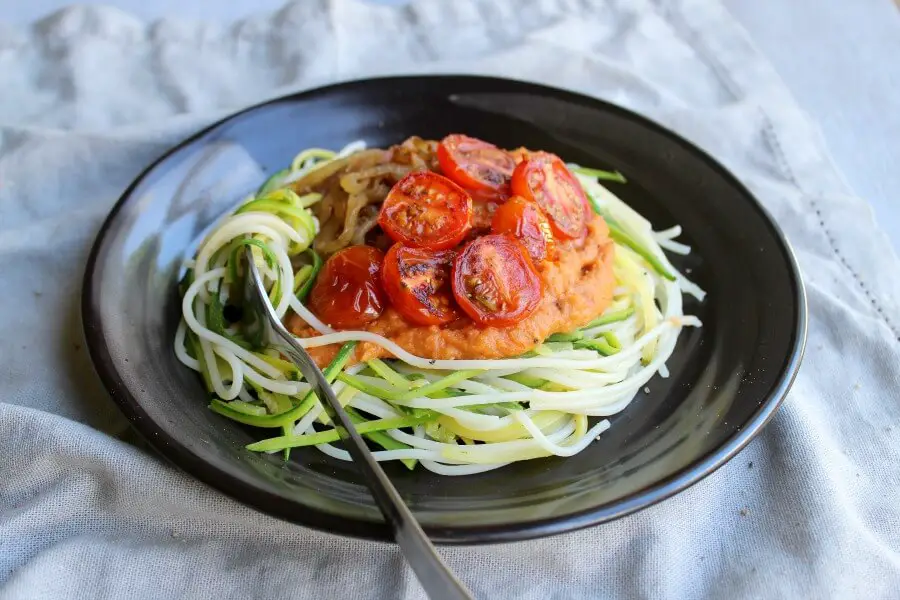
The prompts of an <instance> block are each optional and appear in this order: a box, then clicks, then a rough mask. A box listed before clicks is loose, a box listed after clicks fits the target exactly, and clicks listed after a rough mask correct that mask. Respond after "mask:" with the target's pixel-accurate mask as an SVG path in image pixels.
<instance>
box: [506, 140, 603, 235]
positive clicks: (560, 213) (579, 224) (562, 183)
mask: <svg viewBox="0 0 900 600" xmlns="http://www.w3.org/2000/svg"><path fill="white" fill-rule="evenodd" d="M510 187H511V188H512V191H513V193H514V194H516V195H518V196H522V197H524V198H525V199H526V200H532V201H534V202H537V204H538V206H540V207H541V208H542V209H544V212H545V213H547V216H548V217H550V225H551V227H552V228H553V233H555V234H556V236H557V237H560V238H563V239H573V238H578V237H581V236H583V235H584V234H585V232H586V230H587V222H588V218H589V214H590V206H589V205H588V201H587V197H586V196H585V195H584V190H582V189H581V185H580V184H579V183H578V180H577V179H575V176H574V175H572V173H571V172H569V169H568V168H566V165H565V163H564V162H563V161H562V160H560V158H559V157H558V156H556V155H555V154H550V153H548V152H534V153H532V154H531V155H530V156H529V158H528V159H527V160H524V161H522V162H520V163H519V164H518V166H516V169H515V171H513V176H512V182H511V184H510Z"/></svg>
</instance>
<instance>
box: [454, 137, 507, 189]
mask: <svg viewBox="0 0 900 600" xmlns="http://www.w3.org/2000/svg"><path fill="white" fill-rule="evenodd" d="M437 156H438V164H440V166H441V171H443V172H444V175H446V176H447V177H449V178H450V179H452V180H453V181H455V182H456V183H458V184H459V185H461V186H462V187H464V188H466V189H469V190H473V191H476V190H482V191H495V190H499V189H502V188H504V187H506V186H507V185H508V184H509V178H510V177H512V172H513V169H514V168H515V167H516V161H515V160H513V157H512V156H510V155H509V153H507V152H506V151H505V150H501V149H500V148H498V147H497V146H495V145H493V144H489V143H488V142H484V141H482V140H479V139H476V138H473V137H469V136H467V135H462V134H459V133H454V134H451V135H448V136H447V137H445V138H444V139H443V140H441V143H440V144H438V151H437Z"/></svg>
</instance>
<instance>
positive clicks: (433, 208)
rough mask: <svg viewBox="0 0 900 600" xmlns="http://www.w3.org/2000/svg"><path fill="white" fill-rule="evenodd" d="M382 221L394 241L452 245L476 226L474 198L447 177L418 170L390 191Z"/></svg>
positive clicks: (420, 245)
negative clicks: (474, 222) (473, 216)
mask: <svg viewBox="0 0 900 600" xmlns="http://www.w3.org/2000/svg"><path fill="white" fill-rule="evenodd" d="M378 224H379V225H380V226H381V228H382V229H383V230H384V232H385V233H387V234H388V236H390V238H391V239H392V240H394V241H395V242H399V243H401V244H403V245H405V246H413V247H415V248H431V249H432V250H444V249H447V248H452V247H453V246H455V245H456V244H458V243H459V241H460V240H462V239H463V238H464V237H465V236H466V234H467V233H468V232H469V229H471V227H472V198H471V197H470V196H469V194H468V192H466V191H465V190H463V189H462V188H461V187H459V186H458V185H456V184H455V183H453V182H452V181H450V180H449V179H447V178H446V177H442V176H441V175H438V174H437V173H433V172H431V171H416V172H413V173H410V174H409V175H407V176H405V177H404V178H403V179H401V180H400V181H398V182H397V183H396V184H394V187H392V188H391V191H390V192H388V195H387V198H385V199H384V202H383V203H382V205H381V212H380V213H379V214H378Z"/></svg>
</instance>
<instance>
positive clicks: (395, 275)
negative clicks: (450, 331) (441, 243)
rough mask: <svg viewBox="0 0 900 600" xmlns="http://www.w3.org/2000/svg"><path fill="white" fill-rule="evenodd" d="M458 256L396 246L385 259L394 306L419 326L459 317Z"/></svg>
mask: <svg viewBox="0 0 900 600" xmlns="http://www.w3.org/2000/svg"><path fill="white" fill-rule="evenodd" d="M455 257H456V253H455V252H454V251H452V250H428V249H427V248H411V247H409V246H403V245H401V244H394V245H393V246H391V248H390V250H388V252H387V254H386V255H385V257H384V266H383V267H382V269H381V280H382V285H383V286H384V291H385V293H386V294H387V296H388V298H390V300H391V305H392V306H393V307H394V309H396V311H397V312H399V313H400V315H401V316H402V317H403V318H404V320H406V321H409V322H410V323H414V324H416V325H443V324H445V323H450V322H451V321H455V320H456V319H458V318H459V316H460V313H459V311H458V310H457V309H456V302H455V300H454V299H453V288H452V286H451V283H450V272H451V268H452V266H453V259H454V258H455Z"/></svg>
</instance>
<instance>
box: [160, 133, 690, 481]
mask: <svg viewBox="0 0 900 600" xmlns="http://www.w3.org/2000/svg"><path fill="white" fill-rule="evenodd" d="M433 146H434V143H433V142H427V141H425V140H419V139H418V138H412V139H411V140H410V141H408V142H406V143H404V144H403V145H402V146H399V147H396V148H399V151H398V150H396V149H395V150H393V154H391V159H390V161H389V162H387V163H386V164H385V163H384V162H383V161H384V157H385V156H386V155H387V154H386V151H376V150H366V149H365V144H364V143H362V142H354V143H352V144H350V145H348V146H346V147H345V148H343V149H341V150H339V151H336V152H335V151H331V150H326V149H319V148H313V149H309V150H304V151H303V152H301V153H300V154H298V155H297V156H296V157H295V158H294V160H293V161H291V164H290V166H289V167H288V168H286V169H284V170H282V171H279V172H277V173H275V174H273V175H272V176H271V177H270V178H269V179H268V180H267V181H266V182H265V183H264V184H263V185H262V186H261V187H260V189H259V191H258V192H257V193H256V194H254V195H253V196H251V197H250V198H247V199H246V200H245V201H244V202H243V203H242V204H241V205H240V206H239V207H238V209H237V210H235V211H234V212H232V213H231V214H229V215H227V216H225V217H224V218H223V219H222V220H220V221H219V222H218V223H217V225H216V226H215V227H214V228H213V229H212V230H211V232H210V233H209V234H208V235H207V236H206V238H205V239H204V240H203V241H202V243H201V244H200V246H199V249H198V251H197V253H196V255H194V256H192V257H189V258H188V259H187V260H186V261H185V263H184V276H183V278H182V281H181V284H180V292H181V297H182V314H183V318H182V320H181V322H180V323H179V325H178V328H177V330H176V333H175V340H174V351H175V355H176V356H177V358H178V360H179V361H181V362H182V363H183V364H184V365H185V366H187V367H188V368H190V369H193V370H194V371H197V372H198V373H200V375H201V376H202V378H203V382H204V385H205V386H206V388H207V390H208V392H209V393H210V395H211V396H212V401H211V404H210V408H211V409H212V410H213V411H214V412H216V413H217V414H220V415H222V416H225V417H228V418H231V419H233V420H236V421H239V422H241V423H245V424H248V425H253V426H256V427H260V428H269V429H272V430H275V431H274V433H275V435H274V436H273V437H267V438H266V439H263V440H261V441H259V442H255V443H253V444H250V445H249V446H248V449H250V450H253V451H258V452H281V451H283V452H284V453H285V457H287V456H288V452H290V450H291V449H292V448H298V447H305V446H313V447H315V448H317V449H318V450H319V451H321V452H323V453H325V454H327V455H328V456H331V457H333V458H336V459H340V460H350V455H349V454H348V453H347V452H346V451H345V450H343V449H341V448H339V447H337V446H334V445H333V443H334V442H337V441H338V440H339V438H338V437H337V432H336V430H334V429H333V427H332V425H331V423H330V420H329V419H328V417H327V416H326V415H325V413H324V411H323V407H322V406H321V404H320V403H319V401H318V399H317V398H316V397H315V396H314V395H313V394H312V392H311V391H310V386H309V385H308V384H307V383H305V382H304V381H303V376H302V375H301V374H300V372H299V371H298V369H297V368H296V367H294V365H292V364H291V363H289V362H288V361H286V360H284V359H283V358H282V357H280V356H279V355H278V354H277V353H275V352H272V351H270V350H269V349H266V348H261V347H260V340H253V339H248V338H247V337H244V335H243V334H242V328H241V327H240V308H239V307H237V306H233V305H231V304H229V298H231V297H239V296H240V287H236V286H240V285H241V278H242V277H245V276H246V275H245V274H244V271H245V268H244V267H242V265H241V264H240V260H239V259H240V257H241V256H243V254H244V252H243V247H245V246H247V247H250V248H251V251H252V253H253V256H254V261H255V262H256V264H257V266H258V267H259V269H260V272H261V274H262V276H263V279H264V282H265V285H266V289H267V290H268V292H269V299H270V301H271V302H272V305H273V306H274V308H275V312H276V314H277V315H278V316H279V317H281V318H285V317H286V316H287V315H288V314H289V312H291V311H292V312H293V313H296V314H297V315H298V316H299V317H300V318H301V319H303V320H304V321H305V322H306V323H307V324H308V325H309V326H310V327H311V328H312V329H314V330H315V331H316V332H317V333H318V334H319V335H317V336H314V337H305V338H298V342H300V344H302V345H303V346H304V347H307V348H313V347H317V346H326V345H332V344H341V345H342V346H341V350H340V352H338V354H337V356H336V357H335V358H334V359H333V360H332V362H331V363H330V364H329V365H328V367H327V368H326V369H325V374H326V378H327V379H328V380H329V382H331V383H332V386H333V389H334V391H335V394H336V395H337V397H338V399H339V401H340V402H341V403H342V404H343V405H344V406H345V408H346V409H347V411H348V414H349V415H350V416H351V418H352V419H353V420H354V421H355V422H356V424H357V427H358V428H359V431H360V433H361V434H362V435H363V436H364V437H365V438H366V439H367V440H368V441H369V442H370V443H371V444H372V445H373V446H374V447H375V448H376V449H375V450H374V455H375V458H376V460H379V461H401V462H402V463H403V464H404V465H406V466H407V467H408V468H410V469H412V468H414V467H415V466H416V465H421V466H422V467H423V468H425V469H427V470H429V471H432V472H435V473H438V474H441V475H469V474H475V473H482V472H484V471H488V470H491V469H496V468H500V467H503V466H505V465H507V464H510V463H513V462H517V461H523V460H531V459H536V458H541V457H548V456H560V457H566V456H572V455H574V454H576V453H578V452H581V451H582V450H584V449H585V448H586V447H587V446H588V445H590V443H591V442H592V441H594V440H595V439H596V438H597V437H598V436H600V435H601V434H602V433H603V432H604V431H606V430H607V429H609V428H610V427H611V426H613V425H614V424H611V423H610V421H609V420H607V418H606V417H609V416H611V415H614V414H616V413H618V412H620V411H622V410H624V409H625V407H626V406H628V404H629V403H630V402H631V401H632V399H633V398H634V397H635V396H636V394H638V393H639V391H640V390H641V389H642V388H643V387H644V386H645V385H646V383H647V382H648V381H649V380H650V379H651V378H652V377H653V376H654V375H656V374H657V373H659V374H660V375H662V376H667V375H668V369H667V368H666V364H665V363H666V361H667V360H668V359H669V357H670V356H671V354H672V352H673V351H674V349H675V346H676V343H677V341H678V336H679V334H680V332H681V330H682V329H683V328H684V327H699V326H700V325H701V323H700V321H699V320H698V319H697V318H696V317H694V316H690V315H685V314H684V312H683V309H682V294H690V295H692V296H694V297H696V298H697V299H698V300H701V301H702V300H703V298H704V295H705V293H704V292H703V290H701V289H700V288H699V287H698V286H697V285H696V284H694V283H693V282H691V281H690V280H688V279H687V278H686V277H685V276H684V275H682V274H681V273H679V272H678V271H677V270H676V269H675V268H674V267H673V266H672V264H671V262H670V261H669V260H668V258H667V257H666V254H665V252H664V250H668V251H670V252H673V253H676V254H688V253H690V250H691V249H690V247H689V246H687V245H685V244H683V243H681V242H678V241H677V240H676V238H677V237H678V236H679V235H680V234H681V228H680V227H678V226H676V227H672V228H670V229H666V230H664V231H656V232H654V231H653V229H652V226H651V224H650V223H649V222H648V221H647V220H646V219H645V218H644V217H642V216H641V215H640V214H638V213H637V212H636V211H634V210H633V209H631V208H630V207H629V206H627V205H626V204H625V203H623V202H622V201H621V200H619V199H618V198H617V197H616V196H615V195H614V194H613V193H612V192H611V191H610V190H609V189H607V188H606V187H604V185H601V183H600V182H601V181H607V182H612V183H608V184H607V185H624V184H626V183H625V178H624V177H623V176H622V175H621V174H619V173H609V172H605V171H598V170H595V169H588V168H583V167H578V166H577V165H570V168H571V169H572V171H573V173H575V176H576V178H577V180H578V181H579V183H580V184H581V186H582V188H583V189H584V191H585V193H586V194H587V195H588V197H589V199H590V201H591V204H592V206H593V208H594V210H595V211H596V212H597V213H598V214H600V215H602V216H603V217H604V219H605V220H606V222H607V224H608V225H609V228H610V237H611V238H612V239H613V241H614V242H615V259H614V263H613V272H614V275H615V279H616V284H615V289H614V291H613V298H612V302H611V304H610V305H609V307H608V308H607V309H606V310H605V311H604V312H603V314H600V315H597V316H596V318H595V319H594V320H593V321H591V322H590V323H587V324H585V325H584V326H583V327H581V328H580V329H577V330H575V331H571V332H562V333H557V334H554V335H552V336H550V337H549V338H547V340H545V341H544V342H543V343H542V344H539V345H538V347H536V348H535V349H534V350H533V351H531V352H528V353H526V354H525V355H522V356H518V357H513V358H501V359H494V360H480V359H465V360H435V359H429V358H426V357H421V356H416V355H414V354H412V353H410V352H408V351H406V350H404V349H403V348H402V347H400V346H399V345H398V344H396V343H395V342H393V341H391V340H390V339H387V338H385V337H383V336H381V335H378V334H376V333H372V332H369V331H335V330H334V329H332V328H330V327H329V326H327V325H326V324H325V323H323V322H322V321H320V320H319V319H318V318H317V317H316V316H315V315H314V314H312V312H310V311H309V309H307V308H306V306H305V305H304V301H305V298H306V295H307V294H308V293H309V291H310V289H311V287H312V285H313V283H314V282H315V279H316V276H317V274H318V272H319V269H320V268H321V266H322V256H321V254H326V255H327V254H330V253H331V252H333V251H336V250H337V249H340V248H342V247H344V246H346V245H349V244H351V243H363V241H362V239H363V238H362V236H365V235H367V234H369V233H370V231H372V229H373V227H374V225H375V220H374V217H373V215H374V214H375V213H376V212H377V205H378V204H379V203H380V202H381V201H382V200H383V198H384V195H385V194H386V193H387V189H389V185H388V183H386V182H390V181H391V179H390V178H391V177H395V178H396V177H400V176H402V175H404V174H405V173H407V172H409V171H410V170H412V169H417V168H433V167H432V166H431V164H432V163H431V162H429V161H431V160H432V159H431V158H429V157H430V156H431V154H429V153H433ZM388 153H390V151H388ZM379 161H382V162H381V163H379ZM335 181H339V184H335V183H333V182H335ZM329 182H332V183H329ZM357 230H359V231H357ZM375 231H377V230H375ZM359 343H371V344H376V345H378V346H381V347H382V348H384V349H385V350H386V351H387V352H388V353H390V355H391V356H392V357H393V358H389V359H374V360H370V361H367V362H362V363H358V364H352V365H351V364H348V362H349V360H350V357H351V355H352V354H353V352H354V350H355V347H356V345H357V344H359Z"/></svg>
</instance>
